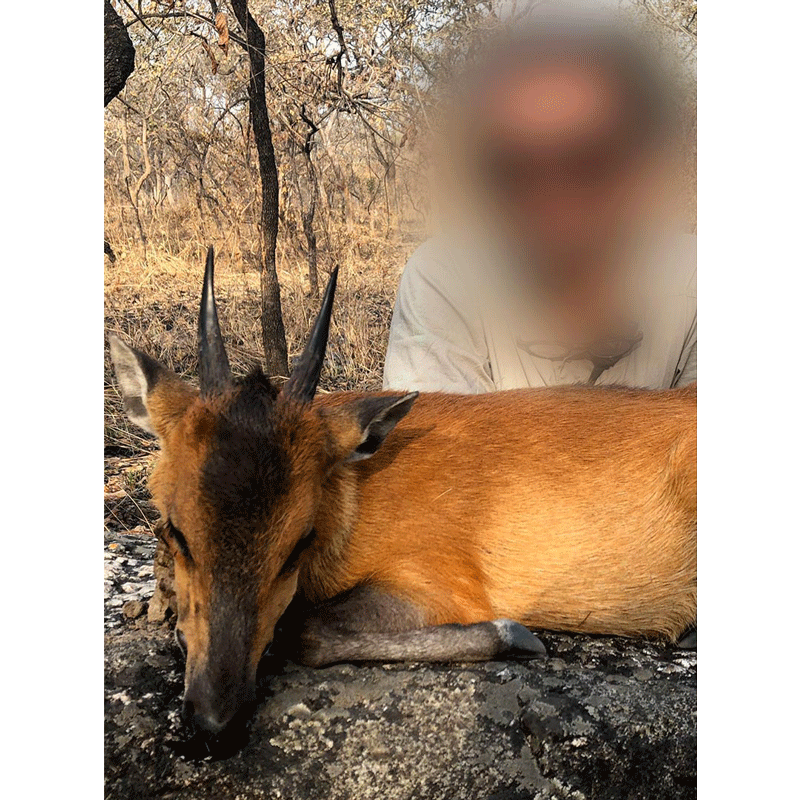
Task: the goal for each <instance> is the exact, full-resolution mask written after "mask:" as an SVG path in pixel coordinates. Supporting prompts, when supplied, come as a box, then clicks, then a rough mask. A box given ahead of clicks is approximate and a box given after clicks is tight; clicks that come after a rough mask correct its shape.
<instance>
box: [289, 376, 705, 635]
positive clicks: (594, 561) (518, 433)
mask: <svg viewBox="0 0 800 800" xmlns="http://www.w3.org/2000/svg"><path fill="white" fill-rule="evenodd" d="M355 397H357V395H354V394H349V393H342V394H333V395H325V396H321V397H319V398H318V399H317V400H316V401H315V407H316V408H318V409H320V410H325V411H326V412H328V413H330V412H333V413H334V415H335V410H336V409H337V408H341V407H346V405H347V404H348V403H349V402H350V401H352V400H353V399H354V398H355ZM695 464H696V388H695V387H694V386H692V387H689V388H687V389H683V390H672V391H664V392H650V391H630V390H608V389H578V388H574V389H572V388H570V389H553V390H520V391H511V392H500V393H495V394H488V395H479V396H473V397H455V396H452V395H444V394H428V395H420V397H419V398H418V399H417V401H416V403H415V405H414V408H413V410H412V411H411V412H410V413H409V415H408V416H407V417H406V418H405V419H404V420H402V421H401V422H400V423H399V425H398V426H397V428H396V429H395V430H394V432H393V433H392V434H390V436H389V438H388V439H387V441H386V442H385V443H384V445H383V447H382V448H381V449H380V450H379V451H378V452H377V453H376V454H375V455H374V456H373V457H372V458H371V459H368V460H366V461H362V462H358V463H356V464H343V465H340V466H338V467H336V468H335V469H334V471H333V472H332V473H331V475H330V476H329V478H328V480H327V481H326V483H325V485H324V495H323V500H322V503H321V506H320V511H319V513H318V515H317V519H316V523H315V527H316V529H317V532H318V543H317V544H316V545H315V547H314V548H313V549H312V551H311V552H310V553H309V554H308V557H307V560H306V561H305V563H304V565H303V568H302V570H301V575H300V582H299V587H300V590H301V591H303V592H304V593H305V594H306V595H307V596H308V597H309V599H311V600H315V601H321V600H324V599H326V598H328V597H331V596H334V595H336V594H338V593H340V592H342V591H345V590H347V589H349V588H351V587H353V586H356V585H359V584H362V583H372V584H376V585H379V586H383V587H386V588H388V589H390V590H391V591H392V592H393V593H395V594H397V595H399V596H401V597H404V598H407V599H409V600H411V601H413V602H414V603H415V604H417V605H418V606H420V607H421V608H422V609H423V610H424V612H425V614H426V617H427V623H428V624H440V623H447V622H460V623H470V622H477V621H480V620H489V619H495V618H498V617H509V618H512V619H516V620H519V621H521V622H523V623H524V624H526V625H528V626H530V627H533V628H544V629H555V630H571V631H586V632H594V633H615V634H623V635H637V634H644V635H659V634H660V635H664V636H667V637H669V638H671V639H674V638H676V637H677V636H678V635H679V634H680V633H681V632H682V631H683V630H684V629H685V628H686V627H687V625H689V624H690V623H691V622H692V621H693V620H694V619H695V616H696V604H697V592H696V577H697V561H696V491H697V484H696V466H695Z"/></svg>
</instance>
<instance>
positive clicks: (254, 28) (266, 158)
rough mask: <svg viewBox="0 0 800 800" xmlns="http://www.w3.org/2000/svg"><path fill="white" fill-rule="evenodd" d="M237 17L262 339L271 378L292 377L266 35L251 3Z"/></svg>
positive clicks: (237, 2) (238, 7) (234, 2)
mask: <svg viewBox="0 0 800 800" xmlns="http://www.w3.org/2000/svg"><path fill="white" fill-rule="evenodd" d="M231 6H232V7H233V13H234V14H235V15H236V19H237V20H238V22H239V25H240V26H241V28H242V30H243V31H244V33H245V37H246V39H247V52H248V55H249V57H250V80H249V83H248V87H247V91H248V96H249V98H250V117H251V119H252V124H253V138H254V139H255V142H256V150H257V151H258V171H259V174H260V175H261V219H260V225H259V228H260V236H259V239H260V250H261V252H260V257H259V261H260V264H259V266H260V271H261V336H262V339H263V343H264V358H265V367H266V370H267V373H268V374H269V375H288V374H289V362H288V355H287V351H286V331H285V329H284V327H283V314H282V313H281V288H280V284H279V283H278V273H277V270H276V269H275V245H276V243H277V240H278V167H277V165H276V163H275V149H274V148H273V145H272V132H271V130H270V125H269V112H268V110H267V97H266V90H265V87H264V69H265V63H264V47H265V43H264V33H263V31H262V30H261V28H260V27H259V26H258V24H257V23H256V21H255V19H253V15H252V14H251V13H250V11H249V10H248V8H247V0H231Z"/></svg>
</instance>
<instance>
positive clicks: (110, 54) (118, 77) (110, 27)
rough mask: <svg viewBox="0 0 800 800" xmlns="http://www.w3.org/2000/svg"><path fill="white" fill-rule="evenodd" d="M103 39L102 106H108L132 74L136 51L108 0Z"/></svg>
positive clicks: (126, 30)
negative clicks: (103, 84)
mask: <svg viewBox="0 0 800 800" xmlns="http://www.w3.org/2000/svg"><path fill="white" fill-rule="evenodd" d="M103 27H104V32H105V34H104V38H105V57H104V59H103V61H104V63H105V82H104V83H105V86H104V89H105V91H104V95H105V98H104V100H105V102H104V105H106V106H107V105H108V104H109V103H110V102H111V101H112V100H113V99H114V98H115V97H116V96H117V95H118V94H119V93H120V92H121V91H122V89H123V87H124V86H125V81H127V80H128V76H129V75H130V74H131V72H133V63H134V57H135V53H136V51H135V50H134V49H133V42H132V41H131V37H130V36H128V29H127V28H126V27H125V23H124V22H123V21H122V19H121V17H120V15H119V14H117V12H116V11H115V10H114V7H113V6H112V5H111V2H110V0H105V11H104V22H103Z"/></svg>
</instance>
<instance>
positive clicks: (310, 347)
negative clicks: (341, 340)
mask: <svg viewBox="0 0 800 800" xmlns="http://www.w3.org/2000/svg"><path fill="white" fill-rule="evenodd" d="M338 275H339V267H338V266H337V267H335V268H334V270H333V272H331V276H330V278H328V286H327V288H326V289H325V295H324V296H323V298H322V307H321V308H320V310H319V314H317V320H316V322H315V323H314V329H313V330H312V331H311V336H309V338H308V343H307V344H306V346H305V349H304V350H303V352H302V354H301V356H300V358H299V359H298V360H297V364H296V366H295V368H294V370H292V375H291V377H290V378H289V380H288V381H286V384H285V385H284V387H283V394H284V395H285V396H286V397H290V398H292V399H293V400H298V401H299V402H301V403H310V402H311V401H312V400H313V399H314V394H315V393H316V391H317V384H318V383H319V375H320V372H322V362H323V361H324V360H325V348H326V347H327V346H328V330H329V329H330V325H331V311H332V309H333V295H334V293H335V292H336V279H337V277H338Z"/></svg>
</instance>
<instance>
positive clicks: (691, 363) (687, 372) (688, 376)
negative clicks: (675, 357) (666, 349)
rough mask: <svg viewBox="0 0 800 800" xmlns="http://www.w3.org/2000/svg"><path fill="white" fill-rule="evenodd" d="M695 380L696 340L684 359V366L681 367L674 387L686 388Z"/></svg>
mask: <svg viewBox="0 0 800 800" xmlns="http://www.w3.org/2000/svg"><path fill="white" fill-rule="evenodd" d="M696 380H697V339H695V340H694V343H693V344H692V346H691V348H690V350H689V354H688V356H687V358H686V364H685V366H684V367H683V370H682V371H681V373H680V375H679V376H678V380H677V382H676V383H675V385H676V386H678V387H680V386H688V385H689V384H690V383H694V382H695V381H696Z"/></svg>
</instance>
